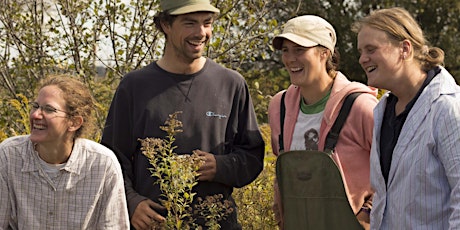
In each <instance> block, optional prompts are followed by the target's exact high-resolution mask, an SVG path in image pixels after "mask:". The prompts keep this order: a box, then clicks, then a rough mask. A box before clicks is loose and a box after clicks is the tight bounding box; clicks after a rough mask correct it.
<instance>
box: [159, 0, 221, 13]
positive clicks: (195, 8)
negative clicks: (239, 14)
mask: <svg viewBox="0 0 460 230" xmlns="http://www.w3.org/2000/svg"><path fill="white" fill-rule="evenodd" d="M160 6H161V9H162V10H163V11H165V12H168V13H169V14H171V15H179V14H188V13H193V12H199V11H208V12H213V13H219V12H220V11H219V9H217V8H216V7H214V6H213V5H211V3H210V2H209V0H162V1H161V2H160Z"/></svg>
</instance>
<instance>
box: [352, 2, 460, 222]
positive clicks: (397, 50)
mask: <svg viewBox="0 0 460 230" xmlns="http://www.w3.org/2000/svg"><path fill="white" fill-rule="evenodd" d="M353 29H354V31H356V32H357V33H358V50H359V52H360V58H359V63H360V64H361V67H362V68H363V69H364V71H365V72H366V75H367V77H368V84H369V85H371V86H374V87H378V88H383V89H387V90H389V92H388V93H386V94H385V95H384V96H383V97H382V99H381V100H380V102H379V104H378V105H377V107H376V108H375V110H374V119H375V122H374V135H373V136H374V138H373V142H372V150H371V184H372V187H373V188H374V189H375V194H374V199H373V209H372V212H371V229H458V228H460V150H459V147H460V146H459V143H460V87H459V86H458V85H457V84H456V83H455V81H454V78H453V77H452V76H451V75H450V74H449V72H448V71H447V70H446V69H445V68H443V67H442V64H443V61H444V53H443V51H442V50H441V49H439V48H436V47H431V46H430V45H429V44H428V42H427V41H426V39H425V37H424V35H423V32H422V29H421V28H420V26H419V25H418V24H417V22H416V21H415V20H414V18H413V17H412V16H411V14H410V13H409V12H407V11H406V10H405V9H402V8H389V9H382V10H377V11H374V12H371V13H370V15H368V16H366V17H364V18H362V19H360V20H359V21H357V22H356V23H355V24H354V26H353Z"/></svg>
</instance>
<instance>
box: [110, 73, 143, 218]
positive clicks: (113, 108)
mask: <svg viewBox="0 0 460 230" xmlns="http://www.w3.org/2000/svg"><path fill="white" fill-rule="evenodd" d="M131 105H133V103H132V102H131V96H130V94H129V90H127V89H126V84H124V82H123V80H122V81H121V82H120V85H119V86H118V88H117V90H116V92H115V95H114V97H113V100H112V103H111V105H110V109H109V113H108V115H107V119H106V123H105V126H104V131H103V133H102V140H101V144H103V145H105V146H107V147H108V148H110V149H111V150H112V151H113V152H114V153H115V155H116V156H117V158H118V161H119V162H120V165H121V168H122V171H123V178H124V185H125V192H126V198H127V203H128V210H129V214H130V216H132V214H133V213H134V210H135V209H136V207H137V205H138V204H139V203H140V202H141V201H142V200H145V199H147V198H146V197H144V196H141V195H139V194H138V193H137V192H136V191H135V190H134V188H133V180H134V174H133V165H132V164H133V161H132V159H133V157H134V154H135V151H136V144H137V140H136V138H135V137H134V135H133V130H132V127H133V124H131V122H132V121H133V119H132V117H131V116H132V113H128V112H127V111H133V108H132V107H131Z"/></svg>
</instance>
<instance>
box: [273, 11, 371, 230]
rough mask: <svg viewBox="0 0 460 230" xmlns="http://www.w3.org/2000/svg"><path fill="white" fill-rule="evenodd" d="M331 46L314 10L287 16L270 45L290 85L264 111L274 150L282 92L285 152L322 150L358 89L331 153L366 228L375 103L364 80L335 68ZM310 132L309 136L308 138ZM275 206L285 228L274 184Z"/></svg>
mask: <svg viewBox="0 0 460 230" xmlns="http://www.w3.org/2000/svg"><path fill="white" fill-rule="evenodd" d="M335 45H336V33H335V30H334V28H333V27H332V25H331V24H330V23H329V22H327V21H326V20H324V19H323V18H321V17H318V16H315V15H303V16H298V17H295V18H293V19H291V20H289V21H288V22H287V23H286V24H285V25H284V30H283V32H282V34H280V35H278V36H276V37H275V38H274V39H273V46H274V48H275V49H277V50H281V53H282V61H283V63H284V66H285V68H286V70H287V71H288V72H289V77H290V80H291V85H290V86H289V88H288V89H287V90H286V91H284V90H283V91H281V92H279V93H277V94H276V95H275V96H274V97H273V99H272V100H271V101H270V105H269V109H268V115H269V123H270V127H271V144H272V148H273V152H274V154H275V155H279V154H282V153H280V152H279V148H280V146H279V135H280V131H281V127H280V103H281V98H282V94H283V93H284V92H286V96H285V100H284V102H285V107H286V115H285V118H284V127H283V130H284V138H283V143H284V151H290V150H320V151H323V150H324V148H325V146H324V145H325V141H326V136H327V134H328V132H329V130H330V129H331V127H332V125H333V123H334V121H335V120H336V118H337V117H338V113H339V111H340V108H341V106H342V104H343V102H344V100H345V97H346V96H348V95H349V94H351V93H354V92H361V93H362V94H361V95H359V96H358V98H357V99H356V101H355V102H354V104H353V107H352V109H351V111H350V114H349V116H348V119H347V122H346V123H345V124H344V126H343V129H342V131H341V133H340V135H339V138H338V141H337V145H336V148H335V151H334V154H332V157H333V160H334V162H335V163H336V164H337V165H338V167H339V170H340V172H341V174H342V176H343V180H344V184H345V190H346V191H347V195H348V200H349V203H350V206H351V208H352V210H353V212H354V214H355V215H356V216H357V219H358V220H359V222H360V223H361V224H362V225H363V226H364V227H367V226H368V225H369V213H368V211H369V208H370V207H371V206H372V204H371V200H372V190H371V187H370V182H369V152H370V148H371V139H372V123H373V117H372V109H373V108H374V106H375V105H376V104H377V99H376V91H375V90H373V89H371V88H369V87H367V86H365V85H364V84H361V83H358V82H350V81H349V80H348V79H347V77H346V76H345V75H343V74H342V73H341V72H339V71H338V70H337V68H338V66H339V56H338V53H337V50H336V48H335ZM312 134H313V135H312ZM316 134H318V137H316V136H317V135H316ZM311 136H312V137H313V138H309V137H311ZM306 138H309V139H311V140H307V139H306ZM312 142H313V143H312ZM306 143H308V144H306ZM274 211H275V218H276V220H277V221H278V225H279V226H280V228H281V229H283V228H284V227H283V226H284V218H283V206H282V203H281V199H280V194H279V190H278V186H277V184H275V204H274ZM328 212H334V210H328ZM331 221H333V220H331Z"/></svg>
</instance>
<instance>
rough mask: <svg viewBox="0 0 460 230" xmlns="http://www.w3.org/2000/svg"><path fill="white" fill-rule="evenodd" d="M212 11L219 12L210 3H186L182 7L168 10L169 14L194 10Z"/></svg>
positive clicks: (192, 11)
mask: <svg viewBox="0 0 460 230" xmlns="http://www.w3.org/2000/svg"><path fill="white" fill-rule="evenodd" d="M202 11H204V12H213V13H219V12H220V11H219V9H217V8H216V7H214V6H212V5H210V4H194V5H187V6H184V7H179V8H177V9H174V10H171V11H169V14H170V15H179V14H188V13H194V12H202Z"/></svg>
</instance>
